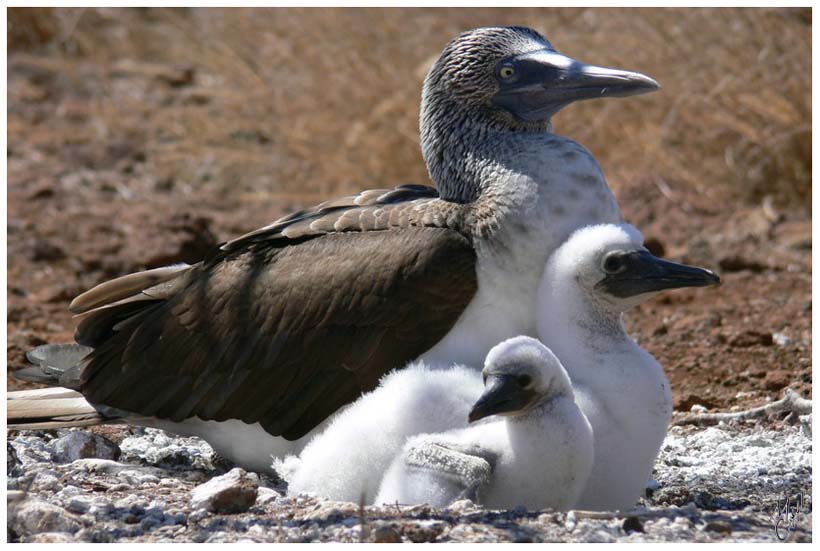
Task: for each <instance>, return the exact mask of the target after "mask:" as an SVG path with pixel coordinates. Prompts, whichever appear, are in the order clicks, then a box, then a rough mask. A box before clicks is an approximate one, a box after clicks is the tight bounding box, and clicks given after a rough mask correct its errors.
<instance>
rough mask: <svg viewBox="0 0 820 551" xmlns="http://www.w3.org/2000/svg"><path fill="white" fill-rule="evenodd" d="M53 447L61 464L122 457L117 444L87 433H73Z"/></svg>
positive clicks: (59, 439)
mask: <svg viewBox="0 0 820 551" xmlns="http://www.w3.org/2000/svg"><path fill="white" fill-rule="evenodd" d="M52 445H53V446H54V456H55V458H56V459H57V461H59V462H61V463H71V462H72V461H76V460H77V459H86V458H90V457H96V458H100V459H117V458H118V457H119V456H120V448H119V447H118V446H117V445H116V444H114V443H113V442H112V441H110V440H109V439H108V438H103V437H102V436H99V435H97V434H94V433H91V432H87V431H71V432H69V433H67V434H65V435H63V436H61V437H60V438H58V439H57V440H55V441H54V442H53V443H52Z"/></svg>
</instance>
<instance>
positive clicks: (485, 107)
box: [421, 27, 660, 183]
mask: <svg viewBox="0 0 820 551" xmlns="http://www.w3.org/2000/svg"><path fill="white" fill-rule="evenodd" d="M659 87H660V86H659V85H658V83H657V82H656V81H655V80H653V79H652V78H650V77H648V76H646V75H642V74H640V73H635V72H632V71H623V70H620V69H608V68H604V67H596V66H594V65H588V64H586V63H582V62H580V61H577V60H575V59H573V58H571V57H568V56H566V55H564V54H561V53H559V52H557V51H556V50H555V49H554V48H553V47H552V44H550V43H549V41H547V39H546V38H544V37H543V36H541V35H540V34H539V33H537V32H536V31H534V30H532V29H529V28H527V27H483V28H479V29H473V30H471V31H467V32H465V33H463V34H462V35H460V36H458V37H457V38H455V39H454V40H453V41H451V42H450V43H449V44H447V46H446V47H445V48H444V51H443V52H442V53H441V56H439V58H438V60H437V61H436V62H435V64H434V65H433V67H432V68H431V69H430V71H429V73H428V75H427V78H426V80H425V83H424V91H423V94H422V108H421V138H422V149H423V151H424V155H425V159H426V161H427V164H428V166H429V167H430V168H431V176H432V177H433V179H434V180H436V181H437V183H441V182H440V178H439V177H438V176H439V175H438V174H436V168H437V166H438V164H440V159H437V158H436V155H439V156H440V155H442V154H443V151H445V150H446V148H448V147H449V148H451V149H452V148H453V146H456V147H458V145H459V144H458V143H457V137H458V136H464V135H470V134H471V133H473V132H476V131H477V132H478V133H481V132H483V131H485V130H486V129H488V128H494V129H501V130H509V131H512V132H544V131H549V130H550V129H551V122H550V121H551V118H552V116H553V115H555V113H557V112H558V111H559V110H561V109H562V108H563V107H565V106H567V105H569V104H570V103H572V102H574V101H579V100H583V99H592V98H605V97H621V96H631V95H636V94H643V93H646V92H651V91H653V90H657V89H658V88H659Z"/></svg>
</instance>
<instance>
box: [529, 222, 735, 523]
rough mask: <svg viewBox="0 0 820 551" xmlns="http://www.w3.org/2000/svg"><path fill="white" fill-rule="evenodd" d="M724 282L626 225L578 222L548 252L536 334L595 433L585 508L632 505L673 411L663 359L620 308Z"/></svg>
mask: <svg viewBox="0 0 820 551" xmlns="http://www.w3.org/2000/svg"><path fill="white" fill-rule="evenodd" d="M717 283H720V278H719V277H718V276H717V275H715V274H714V273H712V272H711V271H709V270H704V269H701V268H695V267H692V266H686V265H683V264H677V263H674V262H669V261H667V260H661V259H660V258H656V257H655V256H653V255H652V254H651V253H650V252H649V251H647V250H646V249H645V248H644V247H643V237H642V236H641V234H640V233H639V232H638V231H637V230H636V229H635V228H633V227H632V226H629V225H626V224H624V225H611V224H606V225H597V226H592V227H589V228H583V229H580V230H578V231H576V232H575V233H573V235H572V236H571V237H570V238H569V239H568V240H567V242H566V243H565V244H563V245H562V246H561V247H560V248H558V250H556V251H555V253H554V254H553V255H552V257H550V260H549V262H548V263H547V267H546V269H545V270H544V274H543V279H542V281H541V285H540V287H539V290H538V336H539V338H540V339H541V341H542V342H543V343H544V344H545V345H547V346H549V347H550V349H551V350H552V351H553V352H554V353H555V354H556V355H557V356H558V357H559V358H561V362H562V364H563V365H564V367H565V368H566V370H567V373H568V374H569V377H570V379H571V380H572V387H573V389H574V390H575V397H576V400H577V401H578V405H579V406H580V407H581V409H582V410H583V412H584V414H585V415H586V416H587V418H588V419H589V422H590V424H591V425H592V430H593V433H594V438H595V441H594V446H595V460H594V464H593V467H592V473H591V474H590V477H589V481H588V482H587V485H586V488H585V489H584V491H583V494H582V495H581V498H580V500H579V502H578V504H577V507H578V508H579V509H590V510H615V509H622V510H623V509H628V508H629V507H631V506H633V505H634V504H635V501H636V500H637V499H638V497H639V495H640V494H641V493H642V492H643V490H644V488H645V486H646V482H647V480H649V478H650V476H651V474H652V466H653V465H654V463H655V458H656V457H657V455H658V451H659V450H660V446H661V444H662V443H663V439H664V437H665V436H666V431H667V428H668V426H669V421H670V420H671V417H672V395H671V392H670V388H669V381H668V380H667V378H666V375H665V374H664V371H663V367H661V365H660V364H659V363H658V362H657V361H656V360H655V358H653V357H652V355H651V354H649V353H648V352H647V351H646V350H644V349H643V348H641V347H640V346H639V345H638V344H637V343H636V342H635V341H634V340H633V339H632V338H631V337H630V336H629V334H627V332H626V330H625V329H624V326H623V323H622V315H623V313H624V312H626V311H627V310H629V309H630V308H632V307H634V306H635V305H637V304H639V303H641V302H643V301H645V300H647V299H648V298H650V297H651V296H653V295H655V294H656V293H658V292H660V291H663V290H665V289H676V288H680V287H701V286H707V285H715V284H717ZM559 320H560V322H559Z"/></svg>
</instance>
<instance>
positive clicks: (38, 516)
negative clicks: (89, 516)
mask: <svg viewBox="0 0 820 551" xmlns="http://www.w3.org/2000/svg"><path fill="white" fill-rule="evenodd" d="M8 528H9V530H11V531H13V532H17V533H18V534H40V533H43V532H69V533H74V532H76V531H77V530H79V529H80V523H79V522H78V521H77V520H76V519H75V518H74V516H73V515H71V513H69V512H68V511H66V510H65V509H63V508H62V507H58V506H56V505H52V504H50V503H46V502H45V501H41V500H39V499H35V498H28V499H24V500H21V501H18V502H15V503H13V504H11V505H9V508H8Z"/></svg>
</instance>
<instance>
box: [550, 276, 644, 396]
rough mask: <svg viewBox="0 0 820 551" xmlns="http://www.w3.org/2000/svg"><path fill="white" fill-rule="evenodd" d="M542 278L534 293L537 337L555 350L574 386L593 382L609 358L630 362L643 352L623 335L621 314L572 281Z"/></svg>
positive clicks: (600, 377) (603, 370)
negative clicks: (592, 298) (592, 297)
mask: <svg viewBox="0 0 820 551" xmlns="http://www.w3.org/2000/svg"><path fill="white" fill-rule="evenodd" d="M549 273H550V272H549V268H548V270H547V272H546V274H547V277H546V278H545V279H544V281H542V283H541V287H540V288H539V293H538V323H537V326H538V337H539V338H540V339H541V341H542V342H543V343H544V344H545V345H546V346H548V347H549V348H550V349H551V350H552V351H553V353H555V354H556V355H557V356H558V357H559V358H561V362H562V363H563V364H564V367H565V368H566V369H567V373H568V374H569V376H570V379H571V380H572V382H573V385H575V384H576V383H577V382H578V381H579V380H583V381H589V382H590V383H592V384H596V385H597V381H599V380H601V379H602V375H605V370H606V369H607V367H608V366H609V365H611V364H612V363H613V358H615V357H618V358H620V360H622V361H626V362H627V363H630V361H629V359H630V358H637V357H638V356H642V353H643V354H645V353H644V352H643V351H642V350H641V349H640V347H639V346H638V345H637V343H636V342H635V341H634V340H633V339H632V338H631V337H630V336H629V335H628V334H627V332H626V329H625V328H624V325H623V320H622V314H621V313H619V312H617V311H615V310H613V309H612V308H610V307H608V306H607V305H605V304H603V303H599V302H596V301H593V300H590V299H589V297H587V296H584V293H583V292H582V290H581V289H579V288H578V287H577V285H575V281H550V280H549Z"/></svg>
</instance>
